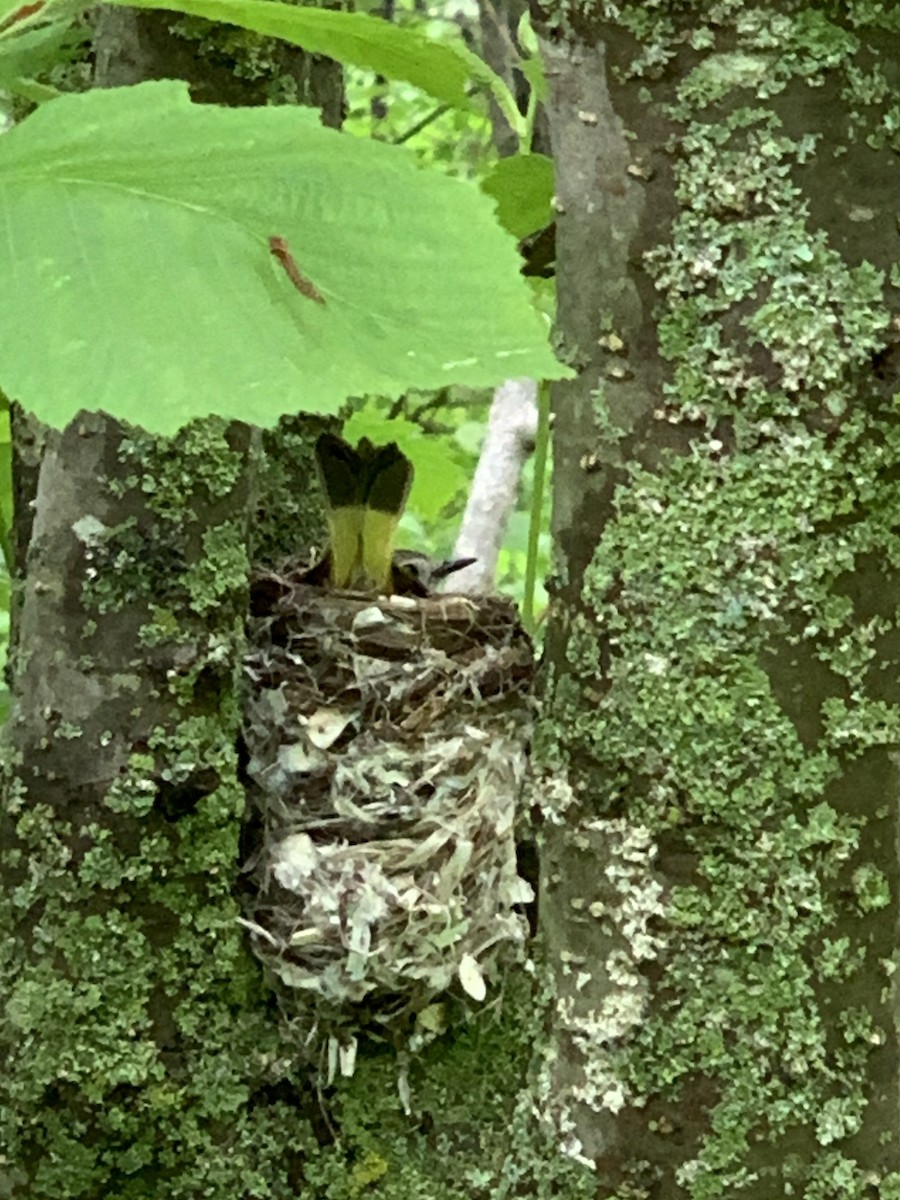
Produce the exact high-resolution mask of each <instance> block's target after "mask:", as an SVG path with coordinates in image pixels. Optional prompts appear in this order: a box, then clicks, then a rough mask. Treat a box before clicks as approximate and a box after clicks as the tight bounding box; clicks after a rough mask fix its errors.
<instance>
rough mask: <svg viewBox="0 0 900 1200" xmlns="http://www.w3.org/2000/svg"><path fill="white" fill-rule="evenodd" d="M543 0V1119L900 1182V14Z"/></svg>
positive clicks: (794, 1167) (659, 1193) (708, 1192)
mask: <svg viewBox="0 0 900 1200" xmlns="http://www.w3.org/2000/svg"><path fill="white" fill-rule="evenodd" d="M544 15H545V17H547V18H552V19H548V23H547V25H545V27H544V29H543V37H544V48H545V52H546V62H547V67H548V74H549V79H550V88H551V94H550V98H549V103H548V108H549V115H550V124H551V136H552V140H553V152H554V158H555V161H556V165H557V193H558V203H559V208H560V214H559V219H558V251H557V273H558V275H557V277H558V282H559V294H560V298H559V324H560V330H561V334H562V337H563V340H564V345H565V353H566V356H567V358H568V359H569V361H571V362H573V363H574V364H576V365H577V367H578V369H579V377H578V379H577V380H575V381H573V382H571V383H564V384H560V385H558V387H557V388H556V390H555V398H554V399H555V412H556V424H555V463H556V481H555V495H554V501H555V532H556V538H557V543H558V547H559V550H560V551H561V561H562V574H561V578H560V580H559V582H558V592H557V596H556V600H555V604H554V617H553V620H552V624H551V629H550V630H549V632H548V673H547V689H546V696H545V706H546V709H547V711H548V712H552V713H553V718H554V726H555V728H556V729H557V731H558V732H557V734H556V736H555V737H553V736H552V734H551V733H550V732H549V731H548V732H547V733H546V734H545V736H544V737H543V738H542V742H541V757H542V759H543V761H544V763H545V764H547V765H548V766H549V767H551V768H553V769H555V770H556V771H557V772H558V774H557V776H556V778H555V781H554V784H553V787H552V788H548V789H547V792H546V793H545V799H544V804H543V807H544V815H545V820H546V824H545V829H544V834H543V838H542V851H543V888H542V897H543V898H542V910H541V912H542V926H543V930H544V933H545V936H546V941H547V946H548V951H549V955H550V962H551V966H552V970H553V974H554V985H555V1001H554V1009H553V1033H552V1049H551V1051H550V1052H548V1055H547V1061H548V1063H549V1064H550V1066H549V1067H548V1068H547V1078H546V1079H545V1100H544V1102H543V1105H542V1108H543V1114H544V1118H545V1120H546V1122H547V1124H548V1126H549V1127H551V1128H553V1129H554V1130H555V1131H556V1137H557V1140H558V1144H559V1145H560V1146H561V1148H562V1149H563V1150H565V1151H566V1152H567V1153H568V1154H570V1155H571V1156H572V1157H573V1158H575V1159H577V1160H579V1161H581V1162H583V1163H584V1164H585V1165H586V1166H588V1167H589V1168H590V1169H591V1170H593V1171H594V1172H596V1174H597V1177H598V1187H599V1189H600V1193H599V1194H602V1195H604V1196H607V1195H612V1194H614V1195H615V1196H616V1197H617V1198H618V1197H624V1196H628V1197H647V1198H649V1197H653V1200H687V1198H691V1200H707V1198H712V1197H721V1196H728V1197H738V1196H740V1197H748V1198H753V1200H769V1198H771V1197H773V1196H788V1195H793V1196H805V1197H808V1198H812V1197H817V1198H824V1197H828V1198H829V1200H830V1198H832V1197H833V1198H834V1200H838V1197H847V1196H854V1197H860V1198H862V1197H863V1196H864V1195H869V1194H871V1195H875V1196H879V1197H886V1196H891V1195H894V1194H896V1193H897V1189H898V1187H900V1145H898V1142H897V1138H896V1130H897V1129H898V1128H900V1111H898V1096H900V1057H898V1023H897V1017H896V1011H897V1010H896V994H895V991H894V989H895V988H896V983H895V978H894V977H895V966H896V949H895V947H896V934H897V919H898V906H897V897H898V891H900V870H898V857H897V846H898V844H900V817H898V802H897V801H898V778H897V771H896V763H895V747H896V742H897V731H898V708H897V701H898V698H900V697H898V685H897V678H898V675H897V657H898V652H900V642H898V638H897V633H896V609H897V601H898V597H900V575H898V569H897V563H898V561H900V557H898V551H900V546H898V542H897V537H896V524H897V513H898V505H897V491H896V484H895V482H894V480H893V478H892V473H891V470H890V464H891V463H892V461H893V460H894V459H895V458H896V447H897V443H898V428H897V419H896V407H895V406H894V405H893V403H892V399H891V397H892V393H893V391H894V388H895V377H894V376H893V373H894V368H893V366H892V363H893V351H892V350H891V349H890V345H891V333H890V326H889V316H890V312H891V311H892V310H895V306H896V303H897V290H896V288H895V287H894V286H893V281H892V280H891V279H890V278H885V277H884V276H882V275H880V274H879V273H878V271H876V270H875V269H873V268H870V267H868V266H867V265H866V263H865V261H864V260H868V261H869V262H872V263H874V264H876V266H878V267H881V266H887V265H888V263H889V259H890V257H891V251H890V250H888V249H887V247H888V246H889V245H890V244H891V234H890V231H889V227H890V224H891V222H892V221H893V214H894V206H893V201H892V196H893V195H894V194H895V185H894V183H893V179H894V175H895V173H896V167H895V166H894V165H893V155H892V153H891V151H890V150H889V149H887V147H888V146H889V145H890V144H891V134H890V132H889V130H888V125H889V121H888V120H887V119H886V118H885V108H884V106H885V103H886V96H887V95H888V94H889V92H890V84H889V82H888V81H889V80H890V78H891V77H892V74H893V73H895V72H896V67H895V66H894V64H895V62H896V47H895V41H896V38H895V37H894V36H893V35H891V34H889V33H888V32H886V30H884V29H882V28H880V27H879V21H880V20H881V17H880V16H879V14H878V13H875V12H874V10H873V13H872V15H871V16H870V17H868V18H864V17H862V16H860V15H859V14H858V13H857V14H856V17H855V22H856V23H855V27H854V28H853V29H852V30H851V29H849V28H841V27H840V26H838V25H835V24H832V23H830V22H829V21H828V19H827V18H826V17H825V16H824V14H823V13H822V11H821V10H820V9H819V8H817V7H816V6H814V5H811V4H810V5H795V6H792V7H791V11H790V12H789V13H787V12H781V11H780V10H779V14H778V16H777V17H775V16H774V14H773V11H772V10H771V9H770V8H768V7H757V6H755V5H752V4H747V5H743V6H740V13H739V14H737V19H736V20H732V19H726V18H725V17H724V16H722V15H721V14H720V15H719V16H718V22H719V23H717V18H716V16H715V15H710V14H709V13H708V12H707V10H706V9H705V8H704V9H703V10H702V11H701V8H700V6H697V8H696V11H691V12H685V13H683V14H682V15H681V16H673V15H672V13H667V14H665V15H663V14H661V13H658V12H656V11H655V10H654V11H652V12H651V11H650V10H648V9H647V8H646V7H645V6H637V5H629V4H625V5H621V6H619V8H618V16H617V17H616V16H613V17H611V18H610V19H609V20H608V21H607V22H606V23H602V24H600V23H598V22H597V18H596V16H594V15H593V13H592V12H591V11H589V10H588V9H587V8H586V7H585V8H581V7H578V6H575V7H570V6H560V7H554V8H553V11H552V14H551V13H550V12H548V11H546V10H545V13H544ZM866 20H868V21H870V22H871V24H870V25H868V26H866ZM826 46H827V50H826V49H825V47H826ZM864 78H865V79H867V80H868V85H867V86H863V83H862V80H863V79H864ZM878 81H882V82H883V85H884V86H881V84H880V83H878ZM866 137H868V139H869V144H867V143H866ZM878 141H880V142H881V143H882V145H883V146H884V147H885V148H884V149H882V150H877V149H873V148H872V143H876V144H877V142H878ZM892 996H893V997H894V999H892Z"/></svg>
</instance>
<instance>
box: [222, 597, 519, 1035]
mask: <svg viewBox="0 0 900 1200" xmlns="http://www.w3.org/2000/svg"><path fill="white" fill-rule="evenodd" d="M254 613H255V616H254V618H253V622H252V627H251V646H250V650H249V653H248V656H247V660H246V672H247V676H248V679H249V689H248V690H249V695H248V697H247V701H246V704H245V734H244V736H245V742H246V746H247V750H248V754H249V764H248V768H247V771H248V775H249V777H250V779H251V781H252V787H251V795H252V806H253V816H252V825H251V829H255V830H256V837H255V844H254V850H253V854H252V856H251V859H250V862H249V864H248V870H249V872H250V882H251V887H250V889H249V891H248V898H247V903H246V917H245V920H244V924H245V925H247V927H248V928H249V929H250V932H251V940H252V943H253V948H254V950H255V952H256V954H257V955H258V957H259V958H260V959H261V960H262V961H263V963H264V964H265V965H266V967H267V968H268V969H269V970H270V971H271V973H272V975H273V976H274V979H275V981H276V985H277V987H278V991H279V994H280V996H281V999H282V1002H283V1003H284V1001H285V998H286V997H290V996H291V995H293V996H294V998H297V996H298V993H297V990H296V989H299V990H300V992H301V993H302V994H303V995H304V996H305V997H306V998H309V997H310V996H312V997H313V998H314V999H316V1000H317V1001H320V1002H323V1003H324V1004H326V1005H327V1006H329V1007H330V1008H332V1009H338V1010H340V1009H341V1008H342V1007H343V1006H345V1005H347V1004H357V1003H359V1002H360V1001H363V1000H366V1001H369V1002H374V1003H375V1005H376V1007H378V1006H379V1005H382V1006H383V1007H384V1008H385V1009H386V1010H387V1009H389V1010H390V1011H391V1013H393V1014H396V1013H397V1012H398V1011H410V1010H418V1009H419V1008H421V1007H422V1006H423V1005H425V1004H427V1003H428V1001H429V1000H430V999H431V998H432V997H433V996H434V995H436V994H437V993H439V992H442V991H444V990H446V989H447V988H448V987H450V986H451V985H452V984H453V983H454V980H458V981H459V982H460V984H461V985H462V987H463V989H464V990H465V991H467V992H468V993H469V995H471V996H472V997H474V998H475V999H479V1000H480V999H483V998H484V996H485V994H486V984H485V979H486V977H489V976H490V974H491V972H492V969H493V968H494V966H495V965H496V963H497V960H498V958H499V956H500V955H501V953H502V952H503V951H509V950H510V949H513V950H515V949H517V948H520V947H521V946H522V943H523V942H524V940H525V937H526V933H527V926H526V923H525V919H524V915H523V913H522V911H521V905H522V904H523V903H527V902H528V901H529V900H530V899H531V898H532V897H531V888H530V886H529V884H528V883H526V882H525V881H524V880H522V879H520V878H519V876H518V874H517V872H516V859H515V840H514V819H515V809H516V799H517V796H518V794H519V791H520V786H521V783H522V778H523V775H524V771H525V763H526V748H527V743H528V736H529V733H530V724H531V705H530V686H531V676H532V651H531V645H530V642H529V641H528V638H527V636H526V635H525V634H524V632H523V630H522V628H521V626H520V624H519V622H518V617H517V615H516V611H515V607H514V606H513V604H512V603H511V602H510V601H508V600H506V599H503V598H500V597H490V598H486V599H479V600H477V601H476V600H473V599H471V598H469V597H463V596H441V597H434V598H429V599H427V600H410V599H407V598H397V597H394V598H393V599H390V600H389V599H385V598H382V599H380V600H379V601H377V602H373V601H372V599H371V598H367V597H366V598H364V597H360V596H358V595H353V594H350V593H340V592H329V591H323V590H321V589H319V588H315V587H311V586H308V585H305V584H303V583H297V582H295V581H293V580H292V579H291V577H290V576H276V575H266V576H263V577H261V578H260V579H259V580H257V583H256V585H255V587H254Z"/></svg>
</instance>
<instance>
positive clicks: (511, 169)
mask: <svg viewBox="0 0 900 1200" xmlns="http://www.w3.org/2000/svg"><path fill="white" fill-rule="evenodd" d="M481 187H482V190H483V191H485V192H487V194H488V195H489V196H492V197H493V198H494V200H496V202H497V219H498V220H499V222H500V224H501V225H502V226H503V228H504V229H508V230H509V231H510V233H512V234H514V235H515V236H516V237H517V238H523V237H527V236H528V234H529V233H534V232H535V231H536V230H538V229H543V227H544V226H545V225H547V224H548V223H549V221H550V220H551V218H552V215H553V210H552V207H551V201H552V199H553V160H552V159H551V158H547V157H546V156H545V155H543V154H516V155H514V156H512V157H511V158H501V159H500V161H499V162H498V163H497V165H496V166H495V167H494V168H493V169H492V170H491V171H490V172H489V173H488V174H487V175H486V176H485V178H484V181H483V182H482V184H481Z"/></svg>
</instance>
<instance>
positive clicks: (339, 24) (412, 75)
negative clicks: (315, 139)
mask: <svg viewBox="0 0 900 1200" xmlns="http://www.w3.org/2000/svg"><path fill="white" fill-rule="evenodd" d="M109 2H110V3H113V4H121V5H125V6H126V7H128V8H164V9H169V10H170V11H173V12H181V13H187V14H189V15H190V16H195V17H205V18H206V19H207V20H209V21H224V22H225V23H226V24H229V25H239V26H240V27H241V28H242V29H251V30H253V31H254V32H255V33H262V34H266V35H267V36H269V37H277V38H282V39H283V40H284V41H287V42H293V43H294V44H295V45H297V46H302V47H303V49H304V50H308V51H310V52H312V53H313V54H325V55H327V56H328V57H329V58H334V59H337V61H338V62H343V63H352V64H353V65H354V66H357V67H364V68H366V69H368V70H370V71H375V72H377V73H378V74H379V75H384V76H385V78H387V79H405V80H406V81H407V82H408V83H413V84H415V85H416V87H420V88H422V90H423V91H425V92H427V93H428V94H429V96H434V97H435V99H437V100H442V101H444V103H446V104H452V105H453V106H454V107H455V108H469V107H471V105H472V95H471V88H472V85H473V84H474V83H478V84H482V85H484V86H485V87H487V88H488V89H489V90H490V91H491V93H492V94H493V95H494V97H495V99H496V100H497V102H498V103H499V104H500V106H501V108H502V109H503V111H504V112H505V113H506V116H507V119H508V120H510V122H511V123H512V125H513V128H518V127H519V125H520V123H521V118H520V116H519V112H518V109H517V108H516V105H515V101H514V100H513V98H512V95H511V94H510V91H509V88H508V87H507V86H506V84H505V83H504V81H503V80H502V79H501V78H500V77H499V76H498V75H496V74H495V73H494V72H493V71H492V70H491V69H490V67H488V66H487V64H486V63H484V62H483V61H482V60H481V59H480V58H478V56H477V55H475V54H473V53H472V52H471V51H470V50H467V49H466V47H465V46H464V45H463V44H462V43H461V42H460V43H459V44H458V45H448V44H446V43H441V42H435V41H432V40H431V39H430V38H428V37H426V35H425V34H424V33H423V32H422V31H421V30H420V29H411V28H405V27H402V26H398V25H392V24H391V23H390V22H389V21H383V20H380V19H379V18H378V17H370V16H367V15H366V14H365V13H346V12H335V11H333V10H331V9H326V8H307V7H305V6H303V5H298V4H279V3H277V2H276V0H109Z"/></svg>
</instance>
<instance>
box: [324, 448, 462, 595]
mask: <svg viewBox="0 0 900 1200" xmlns="http://www.w3.org/2000/svg"><path fill="white" fill-rule="evenodd" d="M316 467H317V470H318V475H319V482H320V484H321V487H322V493H323V495H324V497H325V505H326V515H327V520H328V538H329V546H328V550H327V551H326V553H325V556H324V557H323V558H322V559H321V560H320V561H319V562H318V563H316V565H315V566H314V567H311V568H310V570H309V571H307V572H306V573H305V575H304V582H306V583H312V584H316V585H318V586H328V587H333V588H341V589H347V590H350V591H359V592H376V593H378V594H380V595H400V596H417V597H420V598H421V597H426V596H430V595H431V594H432V592H433V591H434V589H435V588H436V587H437V585H438V584H440V583H441V581H442V580H444V579H446V578H447V576H448V575H452V574H453V572H454V571H459V570H461V569H462V568H463V567H468V566H470V565H471V564H472V563H473V562H475V559H474V558H454V559H448V560H447V561H444V562H440V561H438V560H436V559H433V558H431V557H430V556H429V555H427V554H422V553H421V552H419V551H418V550H395V549H394V538H395V536H396V533H397V525H398V523H399V521H400V517H401V516H402V514H403V509H404V507H405V505H406V499H407V497H408V495H409V489H410V487H411V485H412V480H413V465H412V463H411V462H410V460H409V459H408V458H407V457H406V455H405V454H404V453H403V452H402V451H401V450H400V448H399V447H398V446H397V444H396V442H391V443H390V444H389V445H387V446H374V445H373V444H372V443H371V442H370V441H369V439H368V438H362V439H361V440H360V441H359V442H358V443H357V445H356V447H355V448H354V447H353V446H351V445H350V444H349V443H348V442H345V441H344V439H343V438H340V437H338V436H337V435H336V434H333V433H323V434H320V436H319V438H318V440H317V442H316Z"/></svg>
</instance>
